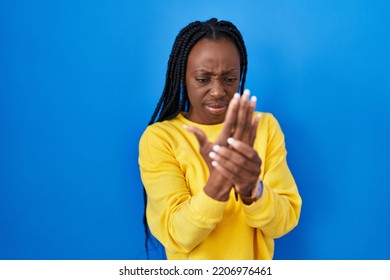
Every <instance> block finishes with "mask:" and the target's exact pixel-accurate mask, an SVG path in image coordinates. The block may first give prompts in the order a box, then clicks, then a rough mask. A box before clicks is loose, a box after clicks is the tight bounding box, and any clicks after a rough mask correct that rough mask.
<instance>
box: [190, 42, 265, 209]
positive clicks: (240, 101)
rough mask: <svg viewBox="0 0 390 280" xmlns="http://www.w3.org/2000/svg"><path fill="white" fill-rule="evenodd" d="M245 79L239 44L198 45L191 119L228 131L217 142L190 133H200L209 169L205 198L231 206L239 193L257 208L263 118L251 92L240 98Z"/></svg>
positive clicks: (192, 73) (193, 58)
mask: <svg viewBox="0 0 390 280" xmlns="http://www.w3.org/2000/svg"><path fill="white" fill-rule="evenodd" d="M239 77H240V57H239V53H238V50H237V47H236V46H235V45H234V43H232V42H231V41H228V40H225V39H220V40H207V39H204V40H201V41H199V42H197V43H196V44H195V46H194V47H193V49H192V50H191V52H190V54H189V56H188V61H187V69H186V87H187V92H188V97H189V100H190V108H189V111H188V113H187V115H186V117H187V118H188V119H189V120H191V121H193V122H196V123H200V124H207V125H211V124H218V123H224V127H223V130H222V132H221V134H220V135H219V137H218V139H217V141H216V142H215V143H211V142H210V141H208V139H207V136H206V135H205V133H204V132H203V131H202V130H201V129H199V128H196V127H186V129H187V130H189V131H191V132H192V133H194V134H195V136H196V138H197V139H198V142H199V145H200V153H201V154H202V156H203V158H204V160H205V161H206V163H207V165H208V167H209V171H210V177H209V180H208V181H207V183H206V185H205V187H204V191H205V193H206V194H207V195H209V196H210V197H212V198H214V199H216V200H219V201H227V200H228V199H229V194H230V191H231V189H232V188H234V189H235V192H236V194H239V195H240V196H241V198H242V200H243V202H244V203H246V204H251V203H252V202H253V200H252V199H251V198H250V196H251V195H252V194H253V191H254V190H255V189H257V188H256V186H257V183H258V180H259V176H260V167H261V159H260V157H259V155H258V154H257V152H256V150H254V149H253V143H254V140H255V137H256V131H257V126H258V122H259V117H256V118H253V112H254V108H255V106H256V99H255V98H253V97H252V98H251V99H249V95H250V94H249V91H245V92H244V93H243V95H242V96H241V97H240V95H239V94H235V93H236V92H237V90H238V87H239ZM228 139H229V143H228Z"/></svg>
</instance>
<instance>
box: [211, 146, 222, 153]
mask: <svg viewBox="0 0 390 280" xmlns="http://www.w3.org/2000/svg"><path fill="white" fill-rule="evenodd" d="M220 148H221V147H220V146H219V145H214V146H213V151H214V152H218V151H219V149H220Z"/></svg>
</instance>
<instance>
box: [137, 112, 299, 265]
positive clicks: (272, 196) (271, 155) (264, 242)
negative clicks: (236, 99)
mask: <svg viewBox="0 0 390 280" xmlns="http://www.w3.org/2000/svg"><path fill="white" fill-rule="evenodd" d="M183 124H186V125H189V126H197V127H199V128H201V129H202V130H203V131H204V132H205V133H206V134H207V136H208V139H209V140H210V141H211V142H214V141H215V140H216V139H217V137H218V135H219V133H220V131H221V129H222V127H223V124H216V125H200V124H197V123H193V122H191V121H189V120H187V119H186V118H185V117H184V116H183V115H182V114H180V115H178V116H177V117H176V118H174V119H172V120H168V121H163V122H157V123H155V124H153V125H150V126H149V127H148V128H147V129H146V130H145V132H144V133H143V135H142V137H141V140H140V143H139V165H140V172H141V178H142V182H143V184H144V186H145V189H146V192H147V195H148V204H147V219H148V224H149V227H150V230H151V232H152V234H153V235H154V236H155V237H156V238H157V239H158V240H159V241H160V242H161V243H162V244H163V246H164V247H165V250H166V254H167V258H168V259H197V260H201V259H204V260H218V259H272V258H273V254H274V238H278V237H281V236H283V235H284V234H286V233H287V232H289V231H290V230H292V229H293V228H294V227H295V226H296V225H297V223H298V220H299V215H300V210H301V204H302V201H301V197H300V195H299V193H298V189H297V186H296V184H295V181H294V178H293V176H292V175H291V172H290V170H289V168H288V166H287V162H286V154H287V152H286V149H285V143H284V135H283V133H282V131H281V129H280V127H279V124H278V122H277V120H276V119H275V118H274V117H273V116H272V115H271V114H267V113H263V114H262V117H261V119H260V122H259V126H258V131H257V138H256V140H255V143H254V148H255V149H256V150H257V152H258V154H259V156H260V158H261V159H262V166H261V175H260V177H261V179H262V180H263V182H264V190H263V194H262V196H261V198H260V199H259V200H258V201H256V202H255V203H252V204H251V205H245V204H244V203H243V202H242V201H241V200H238V201H236V200H235V197H234V192H233V191H232V192H231V193H230V198H229V200H228V201H227V202H220V201H217V200H214V199H212V198H211V197H209V196H207V195H206V193H205V192H204V190H203V187H204V186H205V184H206V182H207V179H208V177H209V171H208V167H207V165H206V163H205V161H204V160H203V158H202V156H201V155H200V153H199V144H198V141H197V140H196V138H195V136H194V135H193V134H192V133H191V132H188V131H187V130H186V129H184V128H183Z"/></svg>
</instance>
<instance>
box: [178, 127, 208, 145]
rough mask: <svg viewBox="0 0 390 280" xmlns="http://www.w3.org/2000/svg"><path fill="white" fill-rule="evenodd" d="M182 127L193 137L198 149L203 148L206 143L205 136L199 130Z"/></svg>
mask: <svg viewBox="0 0 390 280" xmlns="http://www.w3.org/2000/svg"><path fill="white" fill-rule="evenodd" d="M183 127H184V128H185V129H186V130H188V131H189V132H192V133H193V134H194V135H195V137H196V139H198V142H199V146H200V147H203V146H204V145H205V144H206V143H207V142H208V140H207V136H206V134H205V133H204V132H203V130H201V129H200V128H198V127H195V126H188V125H183Z"/></svg>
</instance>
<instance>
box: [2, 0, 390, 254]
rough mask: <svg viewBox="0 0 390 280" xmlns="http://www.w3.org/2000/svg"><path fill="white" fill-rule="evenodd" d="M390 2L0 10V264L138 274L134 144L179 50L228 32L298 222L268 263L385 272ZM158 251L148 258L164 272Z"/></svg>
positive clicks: (8, 4)
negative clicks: (202, 33)
mask: <svg viewBox="0 0 390 280" xmlns="http://www.w3.org/2000/svg"><path fill="white" fill-rule="evenodd" d="M389 12H390V2H389V1H352V0H351V1H325V0H324V1H307V0H304V1H302V0H301V1H280V0H278V1H227V0H221V1H204V0H199V1H172V0H171V1H147V0H146V1H125V0H100V1H88V0H79V1H65V0H64V1H42V0H40V1H20V0H14V1H1V3H0V36H1V37H0V65H1V66H0V71H1V72H0V90H1V94H0V259H144V258H145V257H146V256H145V252H144V248H143V241H144V235H143V227H142V185H141V181H140V178H139V171H138V163H137V157H138V147H137V145H138V140H139V137H140V136H141V134H142V132H143V130H144V129H145V127H146V125H147V122H148V121H149V119H150V117H151V114H152V111H153V109H154V108H155V105H156V103H157V101H158V99H159V97H160V94H161V92H162V88H163V85H164V78H165V70H166V66H167V61H168V57H169V53H170V50H171V47H172V44H173V41H174V38H175V36H176V34H177V33H178V32H179V30H180V29H181V28H182V27H184V26H185V25H186V24H188V23H189V22H191V21H193V20H206V19H209V18H211V17H218V18H220V19H227V20H231V21H232V22H234V23H235V24H236V25H237V27H238V28H239V29H240V30H241V32H242V34H243V36H244V39H245V41H246V44H247V48H248V54H249V72H248V79H247V84H246V85H247V88H249V89H251V91H252V94H254V95H256V96H257V97H258V100H259V102H258V107H257V110H262V111H268V112H272V113H273V114H274V115H275V116H276V117H277V119H278V120H279V122H280V124H281V126H282V128H283V130H284V132H285V136H286V143H287V149H288V152H289V153H288V162H289V165H290V168H291V170H292V172H293V174H294V176H295V179H296V181H297V183H298V186H299V189H300V192H301V195H302V198H303V207H302V215H301V220H300V224H299V226H298V227H297V228H295V229H294V230H293V231H292V232H291V233H289V234H288V235H286V236H285V237H282V238H280V239H278V240H277V241H276V252H275V258H276V259H390V243H389V241H388V240H389V239H388V235H389V233H390V219H389V218H388V214H389V213H390V206H389V204H390V203H389V197H390V183H389V176H388V174H389V170H390V164H389V161H388V156H389V143H390V133H389V127H390V126H389V124H390V123H389V119H390V118H389V117H388V111H389V109H390V108H389V107H390V91H389V88H390V79H389V73H390V55H389V53H390V52H389V50H390V39H389V34H390V17H389ZM161 252H162V251H161V250H157V251H154V252H153V253H152V257H153V258H162V257H163V254H162V253H161Z"/></svg>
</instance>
